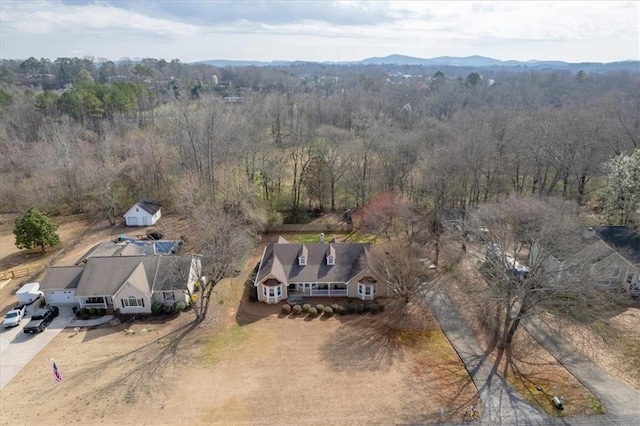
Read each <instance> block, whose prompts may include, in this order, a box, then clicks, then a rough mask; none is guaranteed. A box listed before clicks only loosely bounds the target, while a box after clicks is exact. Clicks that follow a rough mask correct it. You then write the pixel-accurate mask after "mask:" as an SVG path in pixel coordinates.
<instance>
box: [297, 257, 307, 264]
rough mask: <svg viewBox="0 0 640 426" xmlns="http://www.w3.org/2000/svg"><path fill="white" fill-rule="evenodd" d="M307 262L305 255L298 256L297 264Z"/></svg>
mask: <svg viewBox="0 0 640 426" xmlns="http://www.w3.org/2000/svg"><path fill="white" fill-rule="evenodd" d="M306 264H307V257H306V256H298V265H300V266H305V265H306Z"/></svg>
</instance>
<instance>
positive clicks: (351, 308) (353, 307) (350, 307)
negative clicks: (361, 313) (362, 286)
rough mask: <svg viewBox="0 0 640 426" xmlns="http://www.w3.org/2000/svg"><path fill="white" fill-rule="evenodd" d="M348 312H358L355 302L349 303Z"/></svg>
mask: <svg viewBox="0 0 640 426" xmlns="http://www.w3.org/2000/svg"><path fill="white" fill-rule="evenodd" d="M347 313H348V314H355V313H356V305H354V304H353V303H349V304H348V305H347Z"/></svg>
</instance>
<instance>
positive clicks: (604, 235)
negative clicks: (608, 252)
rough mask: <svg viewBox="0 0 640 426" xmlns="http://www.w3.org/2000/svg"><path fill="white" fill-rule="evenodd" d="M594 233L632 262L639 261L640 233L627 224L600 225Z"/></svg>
mask: <svg viewBox="0 0 640 426" xmlns="http://www.w3.org/2000/svg"><path fill="white" fill-rule="evenodd" d="M595 231H596V235H597V236H598V238H600V239H601V240H602V241H603V242H605V243H606V244H607V245H609V247H611V248H612V249H614V250H615V251H617V252H618V253H620V255H621V256H623V257H624V258H625V259H627V260H628V261H629V262H631V263H632V264H637V263H640V234H639V233H637V232H636V231H634V230H633V229H631V228H629V227H628V226H600V227H598V228H596V229H595Z"/></svg>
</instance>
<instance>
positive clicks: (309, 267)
mask: <svg viewBox="0 0 640 426" xmlns="http://www.w3.org/2000/svg"><path fill="white" fill-rule="evenodd" d="M370 249H371V247H370V244H366V243H336V242H331V243H312V244H297V243H290V242H288V241H287V240H285V239H284V238H282V237H280V238H279V239H278V242H277V243H271V244H269V245H268V246H267V247H266V248H265V250H264V253H263V254H262V260H261V261H260V266H259V268H258V272H257V275H256V280H255V282H254V286H256V287H257V290H258V300H260V301H261V302H265V303H278V302H280V301H282V300H286V299H287V297H289V296H291V295H293V294H295V295H304V296H318V297H353V298H358V299H361V300H373V299H375V298H378V297H383V296H386V295H387V291H388V288H387V287H388V285H387V283H386V282H385V281H384V280H383V279H380V277H379V276H378V275H377V274H376V273H375V272H374V271H373V270H371V268H370V267H369V262H368V256H369V252H370Z"/></svg>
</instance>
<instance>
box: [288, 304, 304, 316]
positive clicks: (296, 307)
mask: <svg viewBox="0 0 640 426" xmlns="http://www.w3.org/2000/svg"><path fill="white" fill-rule="evenodd" d="M291 311H292V312H293V313H294V315H299V314H300V312H302V306H300V305H294V306H293V308H291Z"/></svg>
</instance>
